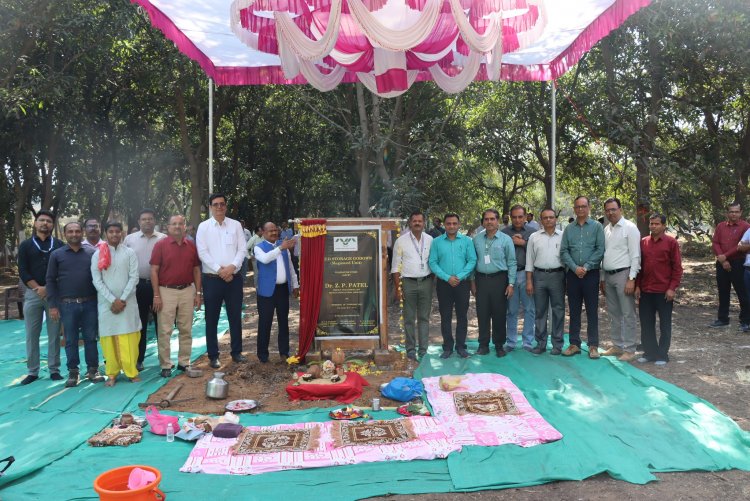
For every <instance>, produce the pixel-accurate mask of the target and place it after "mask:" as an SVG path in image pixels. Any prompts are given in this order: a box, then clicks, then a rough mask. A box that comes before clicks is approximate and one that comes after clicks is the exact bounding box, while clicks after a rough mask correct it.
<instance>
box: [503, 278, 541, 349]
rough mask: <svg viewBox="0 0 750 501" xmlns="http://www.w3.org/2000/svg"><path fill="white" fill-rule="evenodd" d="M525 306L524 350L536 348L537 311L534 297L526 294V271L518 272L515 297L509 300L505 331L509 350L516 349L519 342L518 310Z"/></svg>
mask: <svg viewBox="0 0 750 501" xmlns="http://www.w3.org/2000/svg"><path fill="white" fill-rule="evenodd" d="M521 304H523V332H522V333H521V339H522V341H523V346H524V348H532V347H533V346H534V319H535V317H536V310H535V308H534V296H529V295H528V294H526V271H525V270H518V272H516V285H515V286H514V287H513V295H512V296H511V297H510V299H508V316H507V320H506V327H505V330H506V332H507V334H506V336H507V340H506V341H505V345H506V346H507V347H508V348H515V347H516V342H517V341H518V309H519V307H520V306H521Z"/></svg>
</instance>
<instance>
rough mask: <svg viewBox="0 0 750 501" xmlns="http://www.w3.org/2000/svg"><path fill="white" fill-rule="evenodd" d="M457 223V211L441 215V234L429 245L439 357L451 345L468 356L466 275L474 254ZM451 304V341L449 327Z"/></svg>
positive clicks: (449, 351) (445, 354)
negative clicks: (437, 315) (453, 326)
mask: <svg viewBox="0 0 750 501" xmlns="http://www.w3.org/2000/svg"><path fill="white" fill-rule="evenodd" d="M460 225H461V223H460V220H459V217H458V214H454V213H452V212H451V213H448V214H446V215H445V218H444V219H443V226H444V227H445V234H443V235H441V236H439V237H438V238H436V239H434V240H433V241H432V247H431V248H430V269H431V270H432V272H433V273H434V274H435V276H436V277H437V287H436V290H437V297H438V307H439V308H440V332H441V334H442V335H443V354H442V355H440V358H448V357H450V356H451V354H452V353H453V348H454V347H455V349H456V353H458V355H459V356H460V357H462V358H468V357H469V356H470V355H469V352H467V351H466V332H467V330H468V326H469V321H468V319H467V316H466V314H467V312H468V311H469V276H470V275H471V273H472V271H474V266H475V265H476V263H477V255H476V253H475V252H474V244H473V243H472V241H471V239H470V238H469V237H467V236H464V235H461V234H459V233H458V228H459V226H460ZM454 306H455V308H456V338H455V341H454V338H453V334H452V329H451V323H452V321H453V308H454ZM503 325H504V324H503Z"/></svg>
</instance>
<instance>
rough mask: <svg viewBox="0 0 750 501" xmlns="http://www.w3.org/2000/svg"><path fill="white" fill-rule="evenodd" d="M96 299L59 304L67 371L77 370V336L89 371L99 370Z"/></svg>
mask: <svg viewBox="0 0 750 501" xmlns="http://www.w3.org/2000/svg"><path fill="white" fill-rule="evenodd" d="M98 318H99V315H98V312H97V308H96V299H92V300H91V301H86V302H85V303H61V304H60V320H62V324H63V329H65V356H66V357H67V359H68V363H67V365H68V370H69V371H70V370H78V365H79V364H80V355H79V349H78V339H79V336H80V337H81V338H82V339H83V353H84V356H85V358H86V366H87V368H88V370H89V371H94V370H97V369H98V368H99V351H98V349H97V347H96V334H97V326H98Z"/></svg>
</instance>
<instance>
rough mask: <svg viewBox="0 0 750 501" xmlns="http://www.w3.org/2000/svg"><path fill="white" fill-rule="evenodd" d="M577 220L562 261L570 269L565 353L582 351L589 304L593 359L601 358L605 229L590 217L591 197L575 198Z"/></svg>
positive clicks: (571, 226) (562, 251)
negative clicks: (583, 319)
mask: <svg viewBox="0 0 750 501" xmlns="http://www.w3.org/2000/svg"><path fill="white" fill-rule="evenodd" d="M573 209H574V210H575V213H576V219H575V221H573V222H572V223H570V224H569V225H568V226H566V227H565V231H563V236H562V242H561V243H560V261H562V264H563V266H565V268H567V270H568V272H567V274H566V277H565V283H566V287H567V289H568V308H569V310H570V323H569V325H568V330H569V332H570V345H569V346H568V347H567V348H566V349H565V351H563V353H562V354H563V355H564V356H566V357H570V356H573V355H578V354H579V353H581V308H582V306H583V304H584V303H585V304H586V320H587V328H586V334H587V337H588V339H587V343H588V346H589V358H591V359H593V360H596V359H598V358H599V349H598V346H599V316H598V313H599V311H598V310H599V267H600V265H601V261H602V257H603V256H604V229H603V228H602V225H601V224H599V223H598V222H596V221H594V220H593V219H591V218H590V217H589V213H590V211H591V207H590V205H589V199H588V197H583V196H581V197H578V198H576V199H575V200H574V201H573Z"/></svg>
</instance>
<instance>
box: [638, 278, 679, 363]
mask: <svg viewBox="0 0 750 501" xmlns="http://www.w3.org/2000/svg"><path fill="white" fill-rule="evenodd" d="M673 304H674V302H673V301H667V300H666V298H665V297H664V293H663V292H641V300H640V307H639V308H638V315H639V316H640V320H641V344H642V345H643V352H644V354H643V356H644V357H645V358H647V359H649V360H653V361H656V360H664V361H665V362H669V354H668V353H669V344H670V343H671V341H672V305H673ZM657 314H658V315H659V339H658V340H657V339H656V315H657Z"/></svg>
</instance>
